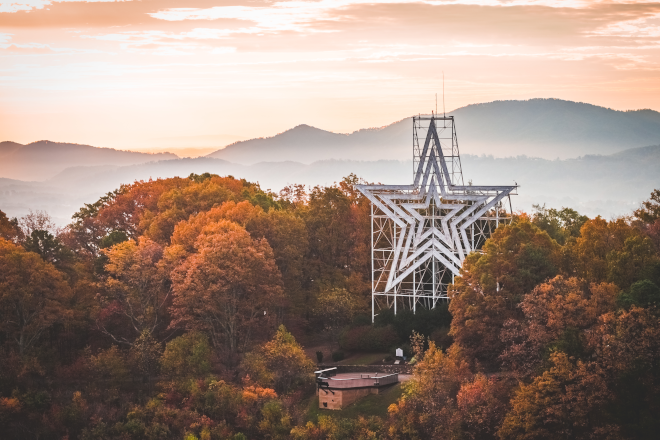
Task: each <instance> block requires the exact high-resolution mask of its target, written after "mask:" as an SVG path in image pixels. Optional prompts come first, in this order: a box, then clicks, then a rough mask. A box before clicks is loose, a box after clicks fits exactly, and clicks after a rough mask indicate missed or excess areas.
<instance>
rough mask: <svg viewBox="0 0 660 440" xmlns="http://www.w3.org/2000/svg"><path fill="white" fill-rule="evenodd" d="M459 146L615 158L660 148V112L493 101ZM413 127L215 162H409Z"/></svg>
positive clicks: (297, 139)
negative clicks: (649, 147)
mask: <svg viewBox="0 0 660 440" xmlns="http://www.w3.org/2000/svg"><path fill="white" fill-rule="evenodd" d="M448 115H452V116H454V117H455V122H456V131H457V136H458V145H459V148H460V150H461V152H462V153H463V154H492V155H494V156H498V157H509V156H517V155H522V154H524V155H527V156H533V157H542V158H545V159H555V158H557V157H559V158H564V159H566V158H575V157H578V156H584V155H589V154H612V153H616V152H618V151H622V150H625V149H629V148H637V147H643V146H646V145H654V144H657V143H660V112H656V111H654V110H648V109H647V110H631V111H618V110H612V109H608V108H605V107H599V106H595V105H592V104H585V103H579V102H572V101H562V100H558V99H531V100H528V101H494V102H489V103H482V104H472V105H468V106H465V107H461V108H458V109H456V110H454V111H452V112H450V113H448ZM411 146H412V121H411V118H406V119H403V120H401V121H398V122H395V123H393V124H390V125H388V126H385V127H382V128H371V129H363V130H358V131H355V132H353V133H350V134H340V133H332V132H329V131H326V130H322V129H319V128H315V127H311V126H309V125H304V124H303V125H298V126H296V127H294V128H292V129H290V130H287V131H285V132H283V133H280V134H277V135H275V136H272V137H268V138H260V139H250V140H246V141H241V142H235V143H233V144H231V145H228V146H227V147H225V148H223V149H221V150H218V151H216V152H213V153H211V154H209V155H208V157H215V158H220V159H225V160H228V161H230V162H235V163H241V164H244V165H251V164H254V163H256V162H261V161H282V160H295V161H298V162H303V163H312V162H315V161H318V160H326V159H344V160H378V159H384V160H408V159H409V158H410V154H411V153H410V151H411V149H410V147H411Z"/></svg>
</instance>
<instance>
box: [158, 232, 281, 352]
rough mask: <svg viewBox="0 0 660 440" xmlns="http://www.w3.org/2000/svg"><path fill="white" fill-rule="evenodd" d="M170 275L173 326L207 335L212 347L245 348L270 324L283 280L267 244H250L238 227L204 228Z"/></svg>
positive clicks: (232, 350) (260, 242)
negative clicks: (193, 251) (193, 248)
mask: <svg viewBox="0 0 660 440" xmlns="http://www.w3.org/2000/svg"><path fill="white" fill-rule="evenodd" d="M195 249H196V251H197V252H196V253H193V254H191V255H189V256H188V257H187V258H186V259H185V260H184V261H183V263H182V264H181V265H179V266H178V267H177V268H176V269H175V270H174V271H173V273H172V280H173V283H174V286H173V287H174V300H173V307H172V309H171V310H172V315H173V317H174V318H175V319H174V322H173V326H182V327H185V328H188V329H196V330H200V331H203V332H205V333H207V334H208V335H209V337H210V339H211V341H212V343H213V345H214V346H215V347H216V348H219V347H226V348H227V349H228V350H229V351H230V352H236V351H238V350H242V349H245V348H247V347H248V346H249V345H250V342H251V341H252V339H253V337H254V336H255V335H263V334H264V333H265V332H268V330H269V329H270V328H271V326H272V324H274V317H273V313H272V311H273V310H274V308H275V307H276V306H277V304H278V303H279V302H280V301H281V300H282V298H283V291H282V279H281V275H280V273H279V271H278V269H277V266H276V265H275V259H274V257H273V251H272V249H271V247H270V246H269V244H268V242H267V241H266V240H254V239H252V238H251V237H250V234H249V233H248V232H247V231H246V230H245V229H243V228H241V227H240V226H239V225H237V224H236V223H233V222H230V221H228V220H221V221H219V222H218V223H212V224H210V225H207V226H206V227H205V228H204V229H203V230H202V233H201V235H200V236H199V237H198V238H197V241H196V242H195Z"/></svg>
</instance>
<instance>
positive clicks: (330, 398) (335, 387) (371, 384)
mask: <svg viewBox="0 0 660 440" xmlns="http://www.w3.org/2000/svg"><path fill="white" fill-rule="evenodd" d="M336 371H337V369H336V368H328V369H326V370H319V371H316V372H315V374H316V384H317V393H318V396H319V408H321V409H333V410H338V409H342V408H345V407H347V406H348V405H350V404H351V403H353V402H355V401H356V400H358V399H360V398H362V397H364V396H366V395H368V394H378V393H380V392H381V390H382V389H383V388H384V387H387V386H390V385H393V384H395V383H398V382H399V374H398V373H394V374H384V373H337V372H336Z"/></svg>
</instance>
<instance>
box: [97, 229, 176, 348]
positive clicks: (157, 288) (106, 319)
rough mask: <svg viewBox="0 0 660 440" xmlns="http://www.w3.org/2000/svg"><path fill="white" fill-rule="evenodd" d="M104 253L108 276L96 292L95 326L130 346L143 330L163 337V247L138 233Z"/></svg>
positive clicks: (166, 292)
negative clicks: (97, 302)
mask: <svg viewBox="0 0 660 440" xmlns="http://www.w3.org/2000/svg"><path fill="white" fill-rule="evenodd" d="M104 253H105V255H106V256H107V258H108V263H107V264H106V266H105V269H106V271H107V273H108V276H107V277H106V279H105V282H104V283H103V284H102V285H101V287H102V290H101V292H100V293H99V294H98V295H97V297H98V299H99V305H100V310H99V313H98V316H97V319H96V324H97V328H98V329H99V330H100V331H101V332H102V333H104V334H106V335H108V336H110V337H111V338H112V339H113V340H114V341H115V342H117V343H119V344H122V345H126V346H133V345H134V343H135V341H136V340H137V339H138V338H140V336H142V335H143V334H144V333H145V332H148V333H149V335H150V336H149V337H154V338H156V339H158V340H161V341H162V340H164V339H166V337H167V335H166V334H165V333H164V332H165V330H166V329H167V327H168V325H169V316H168V306H169V305H170V299H171V289H170V281H169V274H168V272H167V266H166V265H165V262H164V260H163V248H162V247H161V246H160V245H159V244H158V243H155V242H153V241H151V240H149V239H147V238H144V237H140V238H139V239H138V242H137V243H136V242H135V241H133V240H129V241H125V242H123V243H119V244H116V245H114V246H112V247H111V248H109V249H107V250H105V251H104ZM145 337H146V336H145Z"/></svg>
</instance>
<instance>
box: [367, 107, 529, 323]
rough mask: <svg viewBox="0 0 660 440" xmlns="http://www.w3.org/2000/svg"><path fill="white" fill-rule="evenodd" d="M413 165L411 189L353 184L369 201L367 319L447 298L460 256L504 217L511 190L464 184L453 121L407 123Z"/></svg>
mask: <svg viewBox="0 0 660 440" xmlns="http://www.w3.org/2000/svg"><path fill="white" fill-rule="evenodd" d="M413 168H414V169H413V179H414V180H413V182H414V183H413V184H412V185H357V186H356V187H357V189H358V190H359V191H360V192H361V193H362V194H364V195H365V196H366V197H367V198H368V199H369V200H370V201H371V264H372V296H371V306H372V321H373V319H374V318H375V316H376V311H377V310H380V309H384V308H387V309H394V313H395V314H396V313H397V310H398V309H400V308H402V307H403V308H407V309H411V310H413V312H414V311H416V310H417V307H426V308H433V307H435V305H436V304H437V302H438V301H447V300H448V295H447V289H448V287H449V285H450V284H452V283H453V280H454V276H455V275H458V273H459V270H460V267H461V265H462V264H463V260H465V257H466V256H467V254H469V253H470V252H472V251H477V250H479V249H481V246H483V244H484V242H485V241H486V239H487V238H488V237H490V235H491V233H492V232H493V231H494V230H495V228H497V226H499V224H500V223H506V222H508V221H510V219H511V212H512V210H511V199H510V197H509V196H510V195H511V194H514V191H515V190H516V189H517V185H513V186H473V185H472V184H468V185H465V184H464V182H463V172H462V169H461V159H460V155H459V151H458V142H457V139H456V128H455V125H454V117H453V116H446V117H438V116H435V115H431V116H416V117H414V118H413ZM505 199H508V210H507V206H506V204H504V203H503V202H504V201H505Z"/></svg>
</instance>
